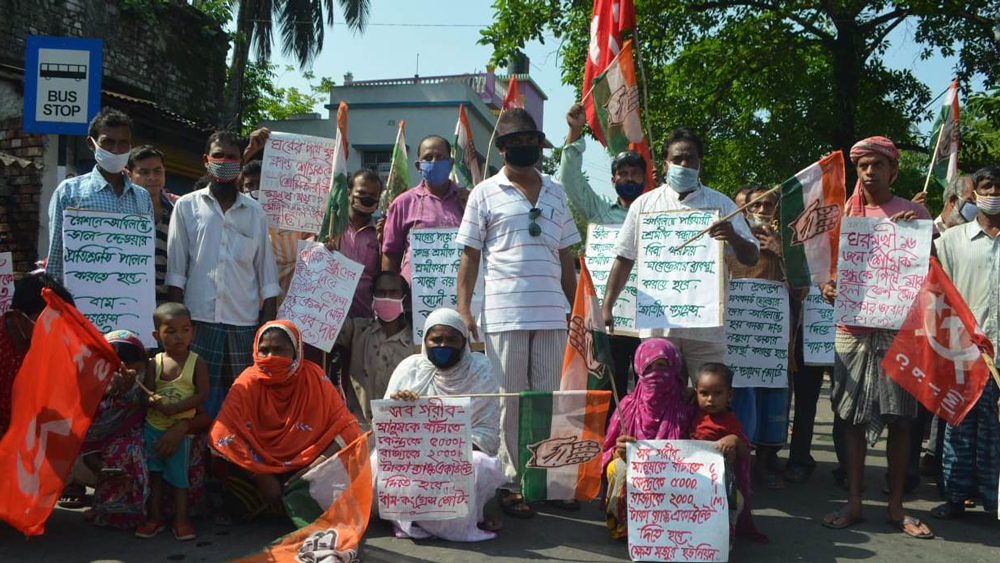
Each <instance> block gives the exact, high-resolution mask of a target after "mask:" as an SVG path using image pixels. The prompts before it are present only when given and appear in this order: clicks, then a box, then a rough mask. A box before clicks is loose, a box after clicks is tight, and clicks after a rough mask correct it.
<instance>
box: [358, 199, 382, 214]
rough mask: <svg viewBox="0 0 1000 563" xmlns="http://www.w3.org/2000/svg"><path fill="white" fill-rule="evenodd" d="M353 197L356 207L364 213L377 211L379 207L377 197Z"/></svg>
mask: <svg viewBox="0 0 1000 563" xmlns="http://www.w3.org/2000/svg"><path fill="white" fill-rule="evenodd" d="M352 199H353V200H354V209H357V210H358V211H361V212H362V213H375V210H376V209H377V208H378V199H377V198H374V197H367V196H366V197H358V196H353V197H352Z"/></svg>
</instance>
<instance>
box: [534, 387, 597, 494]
mask: <svg viewBox="0 0 1000 563" xmlns="http://www.w3.org/2000/svg"><path fill="white" fill-rule="evenodd" d="M610 402H611V392H610V391H524V392H522V393H521V396H520V403H519V407H520V429H519V436H518V437H519V439H518V450H519V456H520V468H521V471H520V473H521V494H522V495H523V496H524V498H525V500H527V501H529V502H533V501H538V500H571V499H576V500H592V499H594V498H595V497H597V494H598V493H599V492H600V489H601V446H602V444H603V443H604V423H605V420H606V419H607V416H608V406H609V404H610Z"/></svg>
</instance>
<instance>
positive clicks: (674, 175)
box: [667, 164, 701, 194]
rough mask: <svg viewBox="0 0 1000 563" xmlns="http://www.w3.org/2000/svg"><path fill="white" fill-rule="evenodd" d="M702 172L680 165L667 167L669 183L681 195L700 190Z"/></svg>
mask: <svg viewBox="0 0 1000 563" xmlns="http://www.w3.org/2000/svg"><path fill="white" fill-rule="evenodd" d="M699 172H701V171H700V170H698V169H697V168H686V167H684V166H680V165H678V164H670V165H669V166H668V167H667V183H668V184H670V187H671V188H673V190H674V191H675V192H677V193H679V194H686V193H690V192H693V191H694V190H696V189H698V185H699V184H700V182H698V174H699Z"/></svg>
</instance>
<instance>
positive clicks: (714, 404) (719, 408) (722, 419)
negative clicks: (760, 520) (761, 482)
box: [691, 362, 767, 547]
mask: <svg viewBox="0 0 1000 563" xmlns="http://www.w3.org/2000/svg"><path fill="white" fill-rule="evenodd" d="M694 383H695V394H696V396H697V397H698V413H697V414H696V415H695V416H694V420H692V421H691V439H692V440H708V441H712V442H716V447H717V448H718V449H719V451H720V452H722V455H723V456H725V458H726V471H727V472H732V473H735V476H736V489H737V490H738V492H739V494H738V495H737V496H738V497H739V502H737V503H733V502H732V500H733V499H730V504H731V505H732V504H736V506H730V507H729V508H730V510H732V511H734V516H735V517H736V518H734V519H732V520H730V522H733V524H732V525H731V527H730V544H732V538H733V536H734V533H735V532H739V533H740V534H741V535H745V536H747V537H749V538H751V539H753V540H754V541H758V542H766V541H767V536H765V535H764V534H761V533H760V532H758V531H757V528H756V527H755V526H754V523H753V519H752V518H751V515H750V440H748V439H747V437H746V435H745V434H744V433H743V425H741V424H740V421H739V419H738V418H736V414H734V413H733V411H732V409H730V408H729V402H730V401H731V400H732V398H733V372H732V370H730V369H729V367H727V366H726V365H725V364H720V363H718V362H709V363H707V364H705V365H703V366H701V369H699V370H698V375H697V376H696V377H695V382H694ZM734 468H735V472H733V471H732V470H733V469H734ZM732 473H731V474H732ZM734 520H735V521H734ZM730 547H731V545H730Z"/></svg>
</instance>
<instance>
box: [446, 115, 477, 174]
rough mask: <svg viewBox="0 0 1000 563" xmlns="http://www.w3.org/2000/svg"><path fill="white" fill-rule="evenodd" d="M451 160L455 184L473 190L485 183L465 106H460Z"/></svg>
mask: <svg viewBox="0 0 1000 563" xmlns="http://www.w3.org/2000/svg"><path fill="white" fill-rule="evenodd" d="M451 158H452V160H454V161H455V166H454V167H452V169H451V179H452V181H453V182H455V183H456V184H459V185H462V186H466V187H469V188H471V187H473V186H475V185H476V184H478V183H479V182H482V181H483V173H482V171H481V170H480V169H479V156H478V155H477V154H476V145H475V143H474V142H473V141H472V127H469V119H468V118H467V117H466V116H465V105H460V106H458V123H456V124H455V142H454V143H452V145H451Z"/></svg>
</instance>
